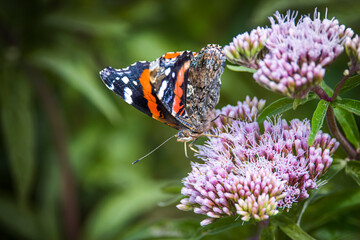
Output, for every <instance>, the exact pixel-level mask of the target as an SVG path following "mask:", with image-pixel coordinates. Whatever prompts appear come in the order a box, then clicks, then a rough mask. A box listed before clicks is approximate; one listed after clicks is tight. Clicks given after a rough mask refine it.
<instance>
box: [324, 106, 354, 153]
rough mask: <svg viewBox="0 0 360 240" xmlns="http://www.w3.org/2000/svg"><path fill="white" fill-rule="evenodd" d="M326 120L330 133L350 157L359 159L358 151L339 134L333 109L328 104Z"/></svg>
mask: <svg viewBox="0 0 360 240" xmlns="http://www.w3.org/2000/svg"><path fill="white" fill-rule="evenodd" d="M326 121H327V124H328V126H329V130H330V132H331V134H332V135H333V136H334V137H335V138H336V139H337V140H338V141H339V142H340V144H341V146H342V147H343V148H344V150H345V152H346V153H347V155H348V156H349V157H350V158H351V159H357V160H360V155H359V153H357V152H356V150H355V149H354V148H353V147H352V145H351V144H350V143H349V141H348V140H347V139H346V138H345V137H344V136H343V135H342V134H341V132H340V130H339V128H338V127H337V124H336V120H335V115H334V110H333V108H332V107H331V105H330V106H329V108H328V110H327V112H326Z"/></svg>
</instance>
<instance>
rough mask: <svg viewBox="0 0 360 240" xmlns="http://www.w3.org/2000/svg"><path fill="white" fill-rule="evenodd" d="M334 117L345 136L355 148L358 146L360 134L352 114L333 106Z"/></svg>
mask: <svg viewBox="0 0 360 240" xmlns="http://www.w3.org/2000/svg"><path fill="white" fill-rule="evenodd" d="M334 113H335V117H336V119H337V120H338V122H339V124H340V126H341V128H342V130H343V131H344V133H345V136H346V138H347V139H348V140H349V141H350V143H352V144H353V145H354V146H355V147H356V148H359V147H360V134H359V129H358V127H357V124H356V121H355V118H354V115H353V114H352V113H350V112H348V111H346V110H344V109H343V108H341V107H337V108H334Z"/></svg>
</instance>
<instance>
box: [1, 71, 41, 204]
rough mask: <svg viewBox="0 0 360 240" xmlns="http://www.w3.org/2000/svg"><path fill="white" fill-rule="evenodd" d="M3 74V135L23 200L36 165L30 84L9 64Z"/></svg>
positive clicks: (25, 199)
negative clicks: (10, 67) (10, 68)
mask: <svg viewBox="0 0 360 240" xmlns="http://www.w3.org/2000/svg"><path fill="white" fill-rule="evenodd" d="M3 74H4V75H5V76H4V77H3V78H2V81H1V86H0V95H1V96H0V99H1V100H0V101H1V105H0V106H1V124H2V128H3V131H4V132H3V136H4V141H5V144H6V150H7V154H8V156H9V160H10V167H11V174H12V177H13V179H14V183H15V187H16V190H17V192H18V200H19V201H20V204H26V202H27V199H28V198H29V194H30V190H31V185H32V183H33V178H34V169H35V159H34V147H35V146H34V145H35V133H34V122H33V112H32V95H31V92H30V89H31V86H30V84H29V80H28V79H26V76H23V75H22V74H21V73H16V71H15V70H14V71H11V70H9V68H8V69H7V71H5V72H4V73H3ZM15 83H16V84H15Z"/></svg>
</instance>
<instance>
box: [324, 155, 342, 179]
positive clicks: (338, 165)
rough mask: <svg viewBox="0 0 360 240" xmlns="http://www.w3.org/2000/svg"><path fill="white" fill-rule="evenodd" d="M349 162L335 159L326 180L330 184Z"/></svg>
mask: <svg viewBox="0 0 360 240" xmlns="http://www.w3.org/2000/svg"><path fill="white" fill-rule="evenodd" d="M346 163H347V161H346V160H344V159H340V158H335V159H334V161H333V163H332V164H331V167H330V168H329V170H328V171H327V173H326V175H325V176H324V180H326V181H328V182H330V180H331V179H332V178H333V177H335V176H336V175H337V174H338V173H339V172H340V171H341V170H343V169H344V168H345V167H346Z"/></svg>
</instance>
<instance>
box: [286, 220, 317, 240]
mask: <svg viewBox="0 0 360 240" xmlns="http://www.w3.org/2000/svg"><path fill="white" fill-rule="evenodd" d="M280 229H281V230H282V231H283V232H284V233H285V234H286V235H287V236H288V237H289V238H291V239H293V240H314V239H315V238H313V237H311V236H310V235H309V234H307V233H306V232H305V231H304V230H302V229H301V228H300V227H299V226H298V225H296V224H295V223H292V224H287V225H280Z"/></svg>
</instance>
